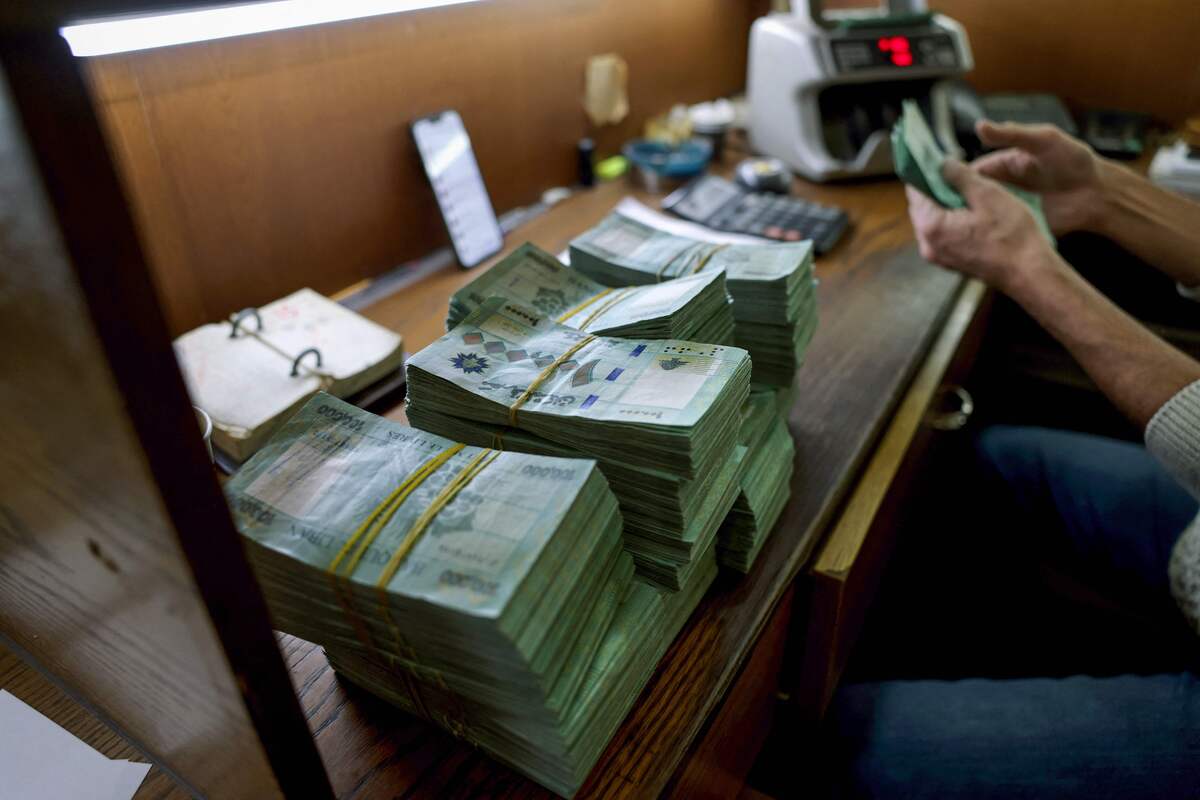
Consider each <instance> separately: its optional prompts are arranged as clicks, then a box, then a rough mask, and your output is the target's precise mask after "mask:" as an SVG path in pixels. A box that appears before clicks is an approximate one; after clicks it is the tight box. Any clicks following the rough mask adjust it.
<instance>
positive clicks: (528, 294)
mask: <svg viewBox="0 0 1200 800" xmlns="http://www.w3.org/2000/svg"><path fill="white" fill-rule="evenodd" d="M489 297H503V298H504V299H505V300H509V301H511V302H513V303H516V304H517V305H522V306H526V307H527V308H532V309H536V310H537V311H539V312H540V313H542V314H545V315H546V316H548V317H551V318H553V319H554V320H555V321H556V322H559V323H561V324H563V325H566V326H567V327H570V328H575V329H576V330H580V331H586V332H587V333H596V334H600V335H603V336H620V337H624V338H627V339H686V340H688V341H695V342H711V343H713V344H733V314H732V312H731V311H730V302H729V300H728V297H727V295H726V291H725V275H724V273H722V272H717V271H714V272H705V273H703V274H700V275H691V276H689V277H686V278H678V279H676V280H671V281H664V282H663V283H659V284H654V285H651V286H626V287H623V288H605V287H604V286H602V285H601V284H599V283H596V282H595V281H593V280H591V279H590V278H588V277H587V276H586V275H584V274H583V273H581V272H579V271H578V270H573V269H571V268H569V267H567V266H565V265H563V263H562V262H561V261H559V260H558V259H557V258H555V257H554V256H552V255H550V254H549V253H547V252H545V251H544V250H539V249H538V248H537V247H535V246H534V245H532V244H525V245H522V246H521V247H519V248H517V249H516V250H515V251H513V253H512V254H511V255H509V256H508V257H507V258H505V259H503V260H502V261H500V262H499V263H498V264H496V265H495V266H493V267H492V268H491V269H489V270H488V271H487V272H484V273H483V274H482V275H480V276H479V277H478V278H476V279H475V280H473V281H471V282H470V283H469V284H467V285H466V286H464V287H463V288H462V289H460V290H459V291H457V292H455V293H454V296H452V297H451V298H450V312H449V315H448V316H447V319H446V330H451V329H452V328H454V327H455V326H457V325H458V323H460V322H462V320H463V318H464V317H466V316H467V314H469V313H471V312H472V311H474V310H475V309H477V308H479V306H480V305H481V304H482V303H483V301H484V300H486V299H487V298H489Z"/></svg>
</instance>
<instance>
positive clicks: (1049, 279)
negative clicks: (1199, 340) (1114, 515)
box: [1002, 226, 1200, 428]
mask: <svg viewBox="0 0 1200 800" xmlns="http://www.w3.org/2000/svg"><path fill="white" fill-rule="evenodd" d="M1198 227H1200V226H1198ZM1045 258H1046V259H1047V263H1045V264H1039V265H1037V268H1033V269H1026V270H1022V271H1021V273H1020V274H1019V276H1018V277H1017V278H1016V279H1015V280H1014V281H1013V283H1012V284H1011V285H1009V286H1005V287H1002V288H1003V289H1004V290H1005V291H1006V293H1008V294H1009V295H1010V296H1011V297H1012V298H1013V299H1014V300H1016V301H1017V302H1018V303H1019V304H1020V305H1021V306H1022V307H1023V308H1024V309H1025V310H1026V311H1027V312H1028V313H1029V315H1030V316H1032V317H1033V318H1034V319H1036V320H1037V321H1038V322H1039V323H1040V324H1041V325H1042V327H1044V328H1045V329H1046V330H1047V331H1049V332H1050V334H1051V335H1053V336H1054V337H1055V338H1056V339H1058V341H1059V342H1061V343H1062V344H1063V346H1064V347H1066V348H1067V350H1069V351H1070V352H1071V354H1072V355H1073V356H1074V357H1075V359H1076V360H1077V361H1078V362H1079V364H1080V365H1081V366H1082V367H1083V368H1084V370H1086V371H1087V373H1088V375H1090V376H1091V377H1092V380H1094V381H1095V382H1096V385H1097V386H1099V387H1100V390H1101V391H1102V392H1104V394H1105V395H1106V396H1107V397H1108V398H1109V400H1111V401H1112V402H1113V404H1114V405H1116V406H1117V408H1119V409H1120V410H1121V411H1122V412H1123V413H1124V414H1125V415H1126V416H1128V417H1129V418H1130V419H1131V420H1133V422H1134V423H1136V424H1137V425H1138V426H1140V427H1142V428H1145V426H1146V424H1147V423H1148V422H1149V421H1150V418H1151V417H1153V416H1154V413H1155V412H1156V411H1158V409H1159V408H1161V407H1162V405H1163V403H1165V402H1166V401H1167V400H1169V399H1170V398H1171V397H1172V396H1174V395H1175V393H1176V392H1178V391H1179V390H1180V389H1182V388H1183V387H1185V386H1187V385H1188V384H1190V383H1192V382H1193V381H1196V380H1200V364H1198V363H1197V362H1196V361H1194V360H1193V359H1191V358H1190V357H1188V356H1187V355H1185V354H1183V353H1181V352H1180V351H1179V350H1176V349H1175V348H1174V347H1172V346H1171V345H1169V344H1167V343H1166V342H1164V341H1163V340H1162V339H1160V338H1158V337H1157V336H1155V335H1154V334H1153V333H1151V332H1150V331H1149V330H1147V329H1146V328H1145V327H1144V326H1143V325H1142V324H1141V323H1139V322H1138V321H1137V320H1135V319H1133V317H1130V316H1129V315H1128V314H1126V313H1125V312H1124V311H1122V310H1121V309H1120V308H1118V307H1117V306H1116V305H1114V304H1113V303H1112V302H1111V301H1110V300H1109V299H1108V298H1107V297H1105V296H1104V295H1102V294H1101V293H1100V292H1098V291H1096V289H1095V288H1094V287H1093V286H1092V285H1091V284H1089V283H1088V282H1087V281H1086V280H1084V279H1083V278H1082V277H1080V276H1079V274H1078V273H1077V272H1075V270H1073V269H1071V268H1070V267H1068V266H1067V264H1066V263H1065V262H1063V261H1062V260H1061V259H1060V258H1059V257H1058V256H1057V255H1053V256H1050V255H1048V256H1046V257H1045Z"/></svg>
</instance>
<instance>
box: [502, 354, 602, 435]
mask: <svg viewBox="0 0 1200 800" xmlns="http://www.w3.org/2000/svg"><path fill="white" fill-rule="evenodd" d="M594 341H596V337H595V336H585V337H583V338H582V339H580V340H579V341H578V342H576V343H575V344H573V345H571V346H570V347H569V348H567V351H566V352H565V353H563V354H562V355H561V356H559V357H558V358H556V359H554V361H552V362H551V363H550V364H548V365H547V366H546V368H545V369H544V370H542V372H541V374H540V375H538V376H537V377H536V378H534V379H533V381H532V382H531V383H530V384H529V387H528V388H527V389H526V390H525V391H524V392H522V393H521V396H520V397H518V398H517V399H516V400H514V401H513V404H512V405H511V406H509V407H508V427H510V428H515V427H517V410H518V409H520V407H521V406H522V405H524V404H525V401H526V400H528V399H529V398H530V396H531V395H533V393H534V392H535V391H537V387H539V386H541V385H542V381H544V380H546V378H549V377H550V376H551V375H552V374H553V373H554V370H556V369H558V368H559V367H561V366H562V364H563V362H564V361H566V360H567V359H568V358H570V357H571V356H573V355H575V354H576V353H577V352H579V351H580V350H582V349H583V348H584V347H586V346H587V345H589V344H591V343H592V342H594Z"/></svg>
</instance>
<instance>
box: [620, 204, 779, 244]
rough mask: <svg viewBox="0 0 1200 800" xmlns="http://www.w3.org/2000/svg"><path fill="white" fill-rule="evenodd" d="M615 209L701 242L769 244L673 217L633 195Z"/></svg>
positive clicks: (646, 223)
mask: <svg viewBox="0 0 1200 800" xmlns="http://www.w3.org/2000/svg"><path fill="white" fill-rule="evenodd" d="M613 211H615V212H617V213H618V214H621V215H623V216H626V217H629V218H630V219H632V220H637V221H638V222H640V223H642V224H643V225H649V226H650V227H651V228H657V229H658V230H660V231H665V232H666V233H673V234H675V235H676V236H686V237H688V238H689V239H698V240H699V241H701V242H711V243H712V244H767V241H766V240H764V239H759V238H757V237H755V236H743V235H742V234H740V233H724V232H722V231H714V230H713V229H712V228H706V227H704V226H703V225H697V224H696V223H694V222H688V221H687V220H685V219H680V218H679V217H672V216H670V215H669V214H664V213H663V212H661V211H655V210H654V209H652V208H650V207H648V206H646V205H644V204H642V203H640V202H638V201H637V200H635V199H634V198H632V197H626V198H625V199H624V200H622V201H621V202H619V203H617V207H616V208H614V209H613Z"/></svg>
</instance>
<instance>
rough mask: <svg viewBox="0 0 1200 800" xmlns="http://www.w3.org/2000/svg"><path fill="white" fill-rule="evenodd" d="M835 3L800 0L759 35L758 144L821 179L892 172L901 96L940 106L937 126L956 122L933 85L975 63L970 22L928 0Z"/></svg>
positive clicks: (752, 98) (754, 86) (753, 99)
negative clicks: (934, 8)
mask: <svg viewBox="0 0 1200 800" xmlns="http://www.w3.org/2000/svg"><path fill="white" fill-rule="evenodd" d="M834 2H835V3H836V5H837V9H836V10H834V9H832V8H831V9H828V10H827V9H825V8H824V7H823V2H822V0H807V2H806V0H796V5H795V6H794V8H793V10H792V11H791V12H780V13H775V14H771V15H769V16H766V17H763V18H761V19H759V20H758V21H757V22H756V23H755V24H754V27H753V28H752V29H751V33H750V66H749V74H748V78H747V96H748V101H749V106H750V142H751V145H752V146H753V147H754V149H756V150H757V151H759V152H760V153H762V154H764V155H768V156H774V157H775V158H778V159H780V160H782V161H783V162H784V163H786V164H788V165H789V166H791V167H792V168H793V169H795V170H796V171H797V172H799V173H800V174H802V175H804V176H805V177H807V178H809V179H811V180H815V181H827V180H832V179H836V178H848V177H856V176H863V175H879V174H884V173H888V172H891V170H892V156H891V144H890V142H889V140H888V133H889V131H890V130H891V127H892V124H893V123H894V122H895V121H896V119H897V118H899V116H900V103H901V101H903V100H905V99H907V98H913V99H917V100H918V101H920V102H921V103H922V105H924V106H926V107H930V106H935V108H933V110H932V116H933V123H934V125H935V127H941V125H943V124H948V123H947V121H946V120H941V119H938V116H939V109H940V110H941V111H943V112H945V108H946V106H945V104H944V103H942V104H938V103H931V102H930V95H931V92H935V91H937V90H936V88H935V87H937V86H938V82H939V81H942V80H945V79H948V78H953V77H956V76H960V75H962V74H964V73H966V72H968V71H969V70H970V69H971V68H972V66H973V61H972V56H971V46H970V44H969V42H968V41H967V34H966V32H965V31H964V30H963V28H962V26H961V25H959V24H958V23H957V22H955V21H954V20H952V19H950V18H948V17H945V16H943V15H941V14H932V13H930V12H929V11H928V10H927V9H926V7H925V0H907V2H902V0H882V2H883V5H882V6H880V0H875V2H874V3H871V2H870V0H866V1H865V2H856V0H831V5H832V4H833V3H834ZM864 5H869V6H872V7H871V8H863V7H862V6H864ZM854 6H859V7H858V8H854Z"/></svg>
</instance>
